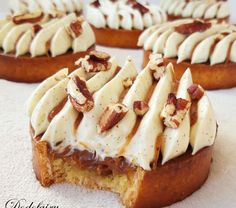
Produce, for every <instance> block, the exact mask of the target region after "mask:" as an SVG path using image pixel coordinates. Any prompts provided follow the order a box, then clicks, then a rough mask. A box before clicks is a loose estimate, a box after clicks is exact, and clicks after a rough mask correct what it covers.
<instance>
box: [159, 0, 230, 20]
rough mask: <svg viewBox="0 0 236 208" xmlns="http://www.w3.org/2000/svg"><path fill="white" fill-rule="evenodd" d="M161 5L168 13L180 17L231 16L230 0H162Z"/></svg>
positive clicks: (209, 17)
mask: <svg viewBox="0 0 236 208" xmlns="http://www.w3.org/2000/svg"><path fill="white" fill-rule="evenodd" d="M160 6H161V8H162V9H163V10H164V11H166V12H167V14H168V15H172V16H174V17H179V18H190V17H192V18H202V19H223V18H227V17H229V4H228V1H217V0H190V1H186V0H162V1H161V4H160Z"/></svg>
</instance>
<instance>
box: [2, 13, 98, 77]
mask: <svg viewBox="0 0 236 208" xmlns="http://www.w3.org/2000/svg"><path fill="white" fill-rule="evenodd" d="M94 47H95V36H94V33H93V30H92V28H91V27H90V25H89V24H88V23H87V22H86V21H84V19H83V18H82V17H77V16H76V14H75V13H70V14H68V15H63V16H59V17H55V18H52V17H51V16H50V15H47V14H44V13H42V12H36V13H27V14H22V15H16V16H12V17H7V18H5V19H1V20H0V78H3V79H8V80H12V81H18V82H39V81H42V80H43V79H45V78H47V77H49V76H51V75H52V74H54V73H55V72H56V71H58V69H60V68H63V67H68V68H69V69H70V70H73V69H75V67H74V64H73V63H74V62H75V61H76V60H77V59H78V58H80V57H84V56H85V55H86V54H87V53H88V52H89V51H90V50H92V49H94Z"/></svg>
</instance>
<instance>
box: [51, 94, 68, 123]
mask: <svg viewBox="0 0 236 208" xmlns="http://www.w3.org/2000/svg"><path fill="white" fill-rule="evenodd" d="M66 102H67V97H66V98H64V99H63V100H62V101H61V102H60V103H59V104H58V105H57V106H56V107H54V108H53V109H52V110H51V112H50V113H49V114H48V121H49V122H51V121H52V119H53V118H54V117H55V116H56V115H57V114H58V113H59V112H60V111H61V110H62V108H63V107H64V106H65V104H66Z"/></svg>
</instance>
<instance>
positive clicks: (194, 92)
mask: <svg viewBox="0 0 236 208" xmlns="http://www.w3.org/2000/svg"><path fill="white" fill-rule="evenodd" d="M188 93H189V95H190V97H191V99H192V100H200V99H201V98H202V96H203V95H204V89H203V88H202V87H201V86H200V85H198V84H192V85H191V86H190V87H189V88H188Z"/></svg>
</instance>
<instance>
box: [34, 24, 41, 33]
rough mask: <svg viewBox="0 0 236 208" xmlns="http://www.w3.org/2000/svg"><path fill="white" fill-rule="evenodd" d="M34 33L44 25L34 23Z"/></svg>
mask: <svg viewBox="0 0 236 208" xmlns="http://www.w3.org/2000/svg"><path fill="white" fill-rule="evenodd" d="M33 29H34V33H37V32H39V31H40V30H41V29H42V26H41V25H39V24H35V25H33Z"/></svg>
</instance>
